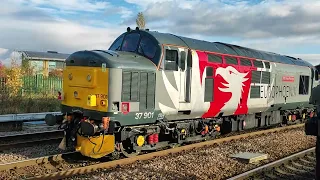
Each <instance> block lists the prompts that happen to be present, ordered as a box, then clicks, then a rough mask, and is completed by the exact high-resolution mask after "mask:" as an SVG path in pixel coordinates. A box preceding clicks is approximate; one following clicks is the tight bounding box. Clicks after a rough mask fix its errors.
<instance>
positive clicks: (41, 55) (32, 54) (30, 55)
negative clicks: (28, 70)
mask: <svg viewBox="0 0 320 180" xmlns="http://www.w3.org/2000/svg"><path fill="white" fill-rule="evenodd" d="M20 52H21V53H23V54H24V56H25V57H26V58H27V59H32V60H52V61H65V60H66V59H67V58H68V57H69V55H70V54H63V53H58V52H55V51H47V52H36V51H20Z"/></svg>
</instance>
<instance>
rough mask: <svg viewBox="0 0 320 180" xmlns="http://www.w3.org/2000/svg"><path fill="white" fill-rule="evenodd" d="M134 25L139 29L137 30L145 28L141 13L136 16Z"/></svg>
mask: <svg viewBox="0 0 320 180" xmlns="http://www.w3.org/2000/svg"><path fill="white" fill-rule="evenodd" d="M136 23H137V26H138V27H139V29H144V28H145V26H146V21H145V19H144V16H143V13H142V12H139V13H138V16H137V19H136Z"/></svg>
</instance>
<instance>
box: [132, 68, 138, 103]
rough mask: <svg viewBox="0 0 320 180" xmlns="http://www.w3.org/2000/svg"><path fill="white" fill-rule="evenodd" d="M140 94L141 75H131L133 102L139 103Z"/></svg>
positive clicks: (133, 73)
mask: <svg viewBox="0 0 320 180" xmlns="http://www.w3.org/2000/svg"><path fill="white" fill-rule="evenodd" d="M138 94H139V73H138V72H132V73H131V101H138V100H139V99H138Z"/></svg>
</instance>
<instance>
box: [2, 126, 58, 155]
mask: <svg viewBox="0 0 320 180" xmlns="http://www.w3.org/2000/svg"><path fill="white" fill-rule="evenodd" d="M62 137H63V131H61V130H51V131H43V132H33V133H23V134H14V135H6V136H0V151H2V150H6V149H10V148H16V147H26V146H32V145H34V144H38V143H53V142H59V141H61V139H62Z"/></svg>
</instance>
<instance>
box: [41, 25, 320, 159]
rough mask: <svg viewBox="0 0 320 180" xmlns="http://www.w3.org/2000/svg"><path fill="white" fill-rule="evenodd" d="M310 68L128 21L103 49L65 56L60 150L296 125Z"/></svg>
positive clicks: (149, 146) (306, 109)
mask: <svg viewBox="0 0 320 180" xmlns="http://www.w3.org/2000/svg"><path fill="white" fill-rule="evenodd" d="M318 77H319V76H318V71H317V70H316V69H315V67H314V66H313V65H312V64H310V63H308V62H307V61H305V60H302V59H299V58H295V57H290V56H286V55H280V54H276V53H272V52H265V51H261V50H255V49H251V48H246V47H241V46H237V45H232V44H227V43H222V42H208V41H203V40H197V39H192V38H188V37H182V36H178V35H174V34H170V33H161V32H157V31H150V30H149V29H145V30H141V29H139V28H136V29H131V28H129V27H128V28H127V31H125V32H124V33H123V34H121V35H120V36H119V37H118V38H117V39H116V40H115V41H114V42H113V43H112V45H111V46H110V48H109V49H108V50H90V51H89V50H83V51H77V52H74V53H73V54H71V55H70V56H69V57H68V58H67V59H66V64H65V69H64V71H63V89H62V90H61V91H60V92H59V97H58V98H59V99H60V100H61V112H62V115H56V116H54V115H47V116H46V119H45V121H46V123H47V124H48V125H54V124H60V128H62V129H64V131H65V138H64V140H63V144H62V146H60V147H61V148H66V147H70V148H73V149H74V150H76V151H79V152H81V154H82V155H84V156H88V157H91V158H101V157H104V156H112V157H118V156H119V155H121V154H122V155H124V156H126V157H130V156H135V155H138V154H139V153H141V152H143V151H152V150H158V149H161V148H167V147H174V146H178V145H181V144H183V143H190V142H199V141H203V140H207V139H213V138H215V137H216V136H218V135H220V134H226V133H229V132H232V131H241V130H245V129H250V128H259V127H268V126H274V125H279V124H280V125H283V124H293V123H299V122H303V121H304V120H306V119H308V118H310V117H312V116H314V115H315V111H314V105H312V104H310V103H309V97H310V93H311V89H312V88H313V87H315V86H317V85H318V84H319V80H318Z"/></svg>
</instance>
